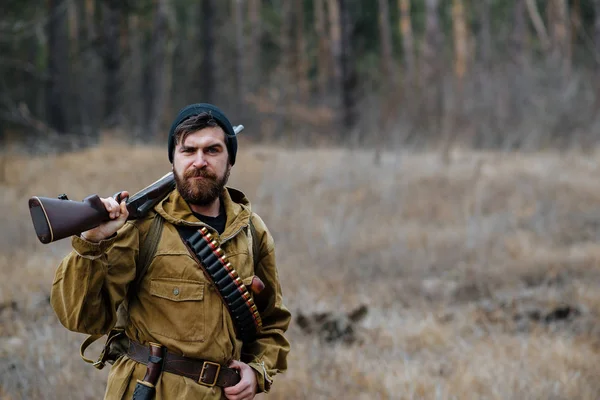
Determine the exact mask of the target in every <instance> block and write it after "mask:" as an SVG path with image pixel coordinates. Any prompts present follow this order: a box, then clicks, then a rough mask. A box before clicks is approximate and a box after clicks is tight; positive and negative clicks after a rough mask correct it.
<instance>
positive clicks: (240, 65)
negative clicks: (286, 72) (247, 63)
mask: <svg viewBox="0 0 600 400" xmlns="http://www.w3.org/2000/svg"><path fill="white" fill-rule="evenodd" d="M233 14H234V19H235V60H234V63H235V107H234V109H235V113H236V114H237V115H239V113H240V111H241V108H242V98H243V96H244V93H245V91H246V83H245V82H244V56H245V52H244V20H243V17H242V0H233Z"/></svg>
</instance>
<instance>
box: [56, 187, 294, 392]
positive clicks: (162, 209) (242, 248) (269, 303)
mask: <svg viewBox="0 0 600 400" xmlns="http://www.w3.org/2000/svg"><path fill="white" fill-rule="evenodd" d="M223 199H224V204H225V208H226V214H227V223H226V228H225V231H224V232H223V234H222V235H218V233H216V232H214V231H212V230H211V228H206V226H205V225H204V224H203V223H201V222H199V221H198V220H197V219H195V217H193V215H192V213H191V211H190V210H189V207H188V206H187V204H186V203H185V201H184V200H183V199H182V198H181V197H180V196H179V194H178V193H177V191H173V192H172V193H171V194H170V195H169V196H168V197H167V198H166V199H165V200H163V201H162V202H161V203H160V204H159V205H158V206H156V207H155V212H153V213H151V214H149V215H148V217H147V218H145V219H144V220H142V221H135V222H128V223H127V224H126V226H125V227H124V228H123V229H122V230H121V231H119V234H118V235H117V237H116V238H111V239H109V240H106V241H103V242H100V243H98V244H93V243H89V242H86V241H84V240H82V239H80V238H77V237H74V238H73V239H72V240H73V248H74V250H73V252H72V253H71V254H70V255H68V256H67V257H66V258H65V259H64V260H63V262H62V263H61V265H60V267H59V270H58V271H57V274H56V279H55V282H54V284H53V290H52V295H51V302H52V306H53V308H54V309H55V312H56V313H57V316H58V317H59V319H60V320H61V323H63V325H65V326H66V327H67V328H69V329H71V330H74V331H78V332H83V333H88V334H90V335H91V336H90V338H89V339H90V340H91V339H93V338H94V337H100V336H102V335H104V334H106V333H108V332H109V331H110V332H111V335H109V339H108V343H107V344H108V345H107V347H106V349H107V354H105V355H104V356H105V360H104V361H109V360H110V362H112V360H113V359H114V360H115V361H114V364H113V366H112V368H111V372H110V375H109V382H108V385H107V390H106V397H105V398H107V399H117V398H118V399H121V398H131V396H132V394H133V391H134V389H135V383H136V380H141V379H142V378H143V377H144V374H145V372H146V366H145V365H143V364H140V363H141V362H143V361H140V363H136V362H135V361H133V360H135V359H136V358H135V356H136V354H137V353H136V351H138V350H139V348H135V346H134V344H135V345H136V346H137V345H138V344H142V345H143V347H145V348H147V347H148V344H149V343H151V342H156V343H160V344H162V345H164V346H165V347H166V349H168V351H169V355H170V357H171V358H169V357H167V358H165V360H166V361H167V362H169V360H171V361H173V362H179V361H177V360H178V358H177V357H181V356H185V357H191V358H197V359H203V360H207V361H206V362H205V364H206V363H208V364H206V365H208V366H209V367H212V365H217V366H226V365H227V364H228V362H229V361H230V360H232V359H240V360H241V361H243V362H246V363H247V364H249V365H250V366H251V367H252V368H253V369H254V370H255V371H256V373H257V379H258V385H259V392H262V391H268V390H269V388H270V386H271V383H272V378H273V376H274V375H275V374H277V373H279V372H283V371H285V369H286V368H287V365H286V363H285V359H286V357H285V355H286V354H287V353H288V352H289V344H288V342H287V340H286V339H285V338H284V336H283V333H284V332H285V331H286V330H287V327H288V325H289V322H290V314H289V311H288V310H287V308H286V307H285V306H284V305H283V304H282V301H281V289H280V285H279V282H278V277H277V271H276V268H275V259H274V244H273V239H272V237H271V235H270V234H269V232H268V230H267V229H266V226H265V225H264V223H263V222H262V220H261V219H260V217H258V216H257V215H256V214H254V213H252V212H251V211H250V204H249V202H248V201H247V200H246V199H245V197H244V196H243V194H242V193H241V192H238V191H236V190H234V189H230V188H228V189H226V190H225V191H224V193H223ZM182 226H188V227H190V226H191V227H196V228H197V230H199V229H201V228H203V227H204V228H205V230H203V232H204V234H201V233H199V234H198V235H200V236H201V237H200V236H199V237H197V239H199V240H203V241H205V242H206V243H207V244H208V241H206V240H205V239H204V237H205V236H206V235H207V234H208V233H210V235H212V237H213V238H214V239H215V241H216V244H217V245H218V246H217V248H218V247H221V248H222V251H223V252H224V253H225V257H223V259H224V261H225V262H221V263H220V264H221V265H227V261H230V262H231V265H232V266H233V268H235V271H236V272H235V274H232V275H229V274H228V276H229V277H230V280H231V281H227V280H225V281H223V278H224V276H218V278H220V279H219V281H222V284H227V285H225V286H222V287H221V289H224V288H226V287H227V286H230V284H231V283H232V282H233V281H236V278H237V279H238V281H237V282H238V283H241V284H243V285H244V286H241V285H239V286H238V285H236V287H238V288H239V287H242V288H243V287H246V286H249V284H250V283H251V279H252V277H253V276H254V275H257V276H258V277H260V278H261V280H262V281H263V282H264V283H265V290H264V291H263V292H264V296H263V295H262V294H261V295H260V296H258V297H257V296H254V295H253V294H251V293H249V292H245V293H247V294H245V295H244V293H243V291H239V292H240V294H242V297H241V298H243V299H244V302H241V301H240V300H239V298H238V299H237V300H235V304H234V303H231V302H230V303H229V304H227V301H225V302H224V301H223V300H224V299H223V298H222V297H221V296H223V295H225V296H227V295H228V294H229V295H231V292H228V293H222V291H221V292H220V291H219V289H220V287H219V285H218V284H217V283H213V282H212V281H211V280H210V279H209V278H208V277H206V276H205V274H204V273H203V271H202V270H201V269H200V268H198V264H197V262H196V261H195V260H194V259H193V258H194V256H193V255H192V254H190V251H189V249H188V247H187V246H186V244H185V243H184V241H183V240H182V238H181V237H180V235H179V233H178V230H177V227H182ZM252 227H253V228H254V229H252ZM149 232H159V234H158V235H156V237H155V236H153V234H150V233H149ZM159 239H160V240H159ZM188 242H191V243H188V246H191V247H192V248H193V247H194V243H196V244H197V243H198V242H197V241H195V240H192V241H190V240H188ZM200 250H202V249H200ZM205 251H206V250H205ZM211 252H212V254H213V255H214V256H215V258H217V259H218V257H216V256H218V255H221V253H220V252H219V251H218V250H217V249H211ZM212 261H213V262H214V261H215V260H214V259H213V260H212ZM133 265H135V266H136V268H135V269H134V270H132V269H131V268H132V266H133ZM214 265H216V264H214V263H213V266H214ZM128 266H129V267H128ZM209 266H210V265H209ZM221 275H222V273H221ZM234 277H235V278H234ZM259 297H260V298H259ZM246 298H249V299H251V300H252V301H251V302H246V301H245V300H246ZM231 299H232V298H230V300H231ZM252 302H254V303H255V304H254V306H255V307H256V308H255V309H256V311H257V312H258V315H257V317H258V318H256V319H252V318H248V315H249V314H248V313H253V310H254V309H253V307H252ZM234 306H235V307H234ZM240 306H244V307H247V310H246V309H244V308H240ZM229 308H234V309H233V310H231V311H235V310H238V312H239V311H244V314H242V315H245V317H243V318H241V319H242V320H245V322H249V321H251V322H252V323H253V324H254V327H255V328H259V327H260V329H258V330H257V331H256V333H252V332H250V334H248V332H245V330H246V328H240V327H238V326H236V324H235V323H234V318H235V316H234V317H232V315H231V314H230V312H229ZM117 310H118V312H117ZM234 314H235V313H234ZM252 315H253V314H252ZM259 321H260V322H259ZM260 324H261V325H262V326H261V325H260ZM113 328H114V329H113ZM125 335H126V336H125ZM124 339H125V340H124ZM242 339H244V340H242ZM127 340H129V341H130V345H129V347H128V348H127V349H126V348H125V347H126V346H127ZM85 345H86V343H84V345H82V348H85ZM132 346H133V347H132ZM146 351H147V350H146ZM125 352H127V353H128V355H127V356H126V357H118V358H117V356H119V355H122V354H123V353H125ZM89 361H91V360H89ZM96 365H97V366H99V367H100V366H101V365H100V364H96ZM219 368H220V367H218V368H217V369H216V372H217V373H218V372H219ZM164 371H168V369H166V368H165V369H164ZM207 371H209V374H210V370H209V369H207ZM221 375H223V374H221ZM185 376H186V377H187V378H192V379H195V377H196V376H197V374H194V373H190V374H188V375H185ZM213 378H214V379H215V381H214V382H212V383H214V384H216V383H217V377H216V376H213V375H211V376H210V377H209V378H208V379H207V380H208V382H209V383H211V380H212V379H213ZM182 379H186V378H184V377H183V376H179V375H175V374H169V373H164V372H163V373H162V375H161V378H160V382H159V384H158V385H157V386H156V393H155V398H156V400H162V399H171V398H178V399H179V398H197V397H198V398H209V399H211V398H214V399H218V398H222V397H221V396H222V391H221V390H216V389H217V388H214V387H213V388H210V386H211V385H206V384H202V382H201V383H200V384H199V383H197V382H192V381H190V382H191V383H186V382H184V381H182ZM219 379H221V378H219ZM223 379H225V378H223ZM161 383H162V384H161ZM207 386H209V387H207Z"/></svg>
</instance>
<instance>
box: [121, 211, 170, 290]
mask: <svg viewBox="0 0 600 400" xmlns="http://www.w3.org/2000/svg"><path fill="white" fill-rule="evenodd" d="M163 222H164V219H163V217H162V216H161V215H160V214H158V213H157V214H156V215H155V216H154V219H153V220H152V224H151V225H150V229H149V230H148V233H147V234H146V238H145V239H144V241H143V242H142V244H141V246H140V255H139V258H138V269H137V271H136V274H135V281H134V283H133V289H134V291H135V290H137V288H138V286H139V284H140V282H141V281H142V279H143V278H144V275H146V272H148V267H150V263H151V262H152V258H154V254H156V249H157V248H158V242H160V236H161V235H162V231H163ZM129 292H130V293H132V292H133V291H132V290H129Z"/></svg>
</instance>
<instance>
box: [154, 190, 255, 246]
mask: <svg viewBox="0 0 600 400" xmlns="http://www.w3.org/2000/svg"><path fill="white" fill-rule="evenodd" d="M221 201H223V205H224V206H225V213H226V214H227V222H226V223H225V230H224V231H223V233H222V234H221V237H222V238H223V240H227V239H229V238H231V237H233V236H235V235H236V234H237V233H238V232H239V231H240V230H241V229H242V228H244V227H246V226H248V223H249V220H250V215H251V208H250V202H249V201H248V199H247V198H246V196H245V195H244V194H243V193H242V192H240V191H239V190H237V189H234V188H230V187H226V188H224V189H223V192H222V194H221ZM154 210H155V211H156V212H157V213H159V214H160V215H161V216H162V217H163V218H164V219H165V220H167V221H168V222H170V223H172V224H174V225H187V226H198V227H200V226H206V224H205V223H203V222H201V221H199V220H198V218H196V217H195V216H194V214H193V213H192V210H191V209H190V206H189V204H188V203H187V202H186V201H185V200H184V199H183V197H181V194H179V191H178V190H177V189H175V190H173V191H172V192H171V193H170V194H169V195H168V196H167V197H166V198H165V199H164V200H162V201H161V202H160V203H158V204H157V205H156V207H155V208H154Z"/></svg>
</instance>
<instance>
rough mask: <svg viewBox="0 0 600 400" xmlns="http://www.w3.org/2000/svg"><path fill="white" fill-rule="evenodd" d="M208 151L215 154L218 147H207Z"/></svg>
mask: <svg viewBox="0 0 600 400" xmlns="http://www.w3.org/2000/svg"><path fill="white" fill-rule="evenodd" d="M208 152H209V153H211V154H216V153H218V152H219V149H217V148H216V147H209V148H208Z"/></svg>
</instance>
